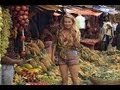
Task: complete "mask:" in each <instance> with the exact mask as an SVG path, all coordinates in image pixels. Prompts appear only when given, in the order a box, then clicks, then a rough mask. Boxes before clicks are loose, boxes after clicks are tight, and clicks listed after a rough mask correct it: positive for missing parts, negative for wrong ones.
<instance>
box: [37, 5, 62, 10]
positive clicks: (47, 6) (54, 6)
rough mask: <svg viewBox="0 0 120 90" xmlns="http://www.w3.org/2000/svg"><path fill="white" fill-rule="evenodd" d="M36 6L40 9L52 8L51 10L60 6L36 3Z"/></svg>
mask: <svg viewBox="0 0 120 90" xmlns="http://www.w3.org/2000/svg"><path fill="white" fill-rule="evenodd" d="M36 7H37V8H38V9H40V10H41V9H43V10H53V11H56V10H58V9H60V8H61V7H60V6H59V5H37V6H36Z"/></svg>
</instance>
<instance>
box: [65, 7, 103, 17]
mask: <svg viewBox="0 0 120 90" xmlns="http://www.w3.org/2000/svg"><path fill="white" fill-rule="evenodd" d="M65 11H66V13H74V14H81V15H93V16H99V15H101V14H102V12H97V11H93V10H91V9H78V8H66V9H65Z"/></svg>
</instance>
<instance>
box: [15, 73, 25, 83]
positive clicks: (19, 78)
mask: <svg viewBox="0 0 120 90" xmlns="http://www.w3.org/2000/svg"><path fill="white" fill-rule="evenodd" d="M13 82H14V83H13V84H15V85H22V84H24V80H23V78H22V76H21V75H18V74H17V73H15V75H14V79H13Z"/></svg>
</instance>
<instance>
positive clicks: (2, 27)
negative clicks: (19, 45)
mask: <svg viewBox="0 0 120 90" xmlns="http://www.w3.org/2000/svg"><path fill="white" fill-rule="evenodd" d="M11 28H12V20H11V15H10V14H9V9H6V8H1V7H0V59H1V58H2V57H3V56H4V54H5V53H6V49H7V47H8V44H9V37H10V29H11Z"/></svg>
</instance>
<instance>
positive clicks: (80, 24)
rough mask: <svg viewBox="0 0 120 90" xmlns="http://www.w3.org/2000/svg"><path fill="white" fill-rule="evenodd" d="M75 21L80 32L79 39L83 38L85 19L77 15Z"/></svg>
mask: <svg viewBox="0 0 120 90" xmlns="http://www.w3.org/2000/svg"><path fill="white" fill-rule="evenodd" d="M76 21H77V25H78V28H79V29H80V31H81V37H84V33H85V17H83V16H82V15H80V14H79V15H78V16H77V17H76Z"/></svg>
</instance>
